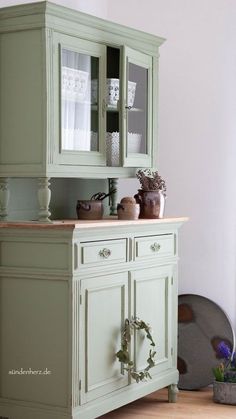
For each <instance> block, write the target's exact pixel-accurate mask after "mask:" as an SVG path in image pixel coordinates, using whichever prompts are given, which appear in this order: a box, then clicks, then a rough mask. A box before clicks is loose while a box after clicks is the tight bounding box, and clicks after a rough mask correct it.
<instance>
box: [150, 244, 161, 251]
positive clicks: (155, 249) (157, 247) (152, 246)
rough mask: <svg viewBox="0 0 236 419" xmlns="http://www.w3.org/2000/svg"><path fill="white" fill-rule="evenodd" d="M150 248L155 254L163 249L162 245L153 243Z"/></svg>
mask: <svg viewBox="0 0 236 419" xmlns="http://www.w3.org/2000/svg"><path fill="white" fill-rule="evenodd" d="M150 248H151V250H152V251H153V252H158V251H159V250H160V248H161V245H160V244H159V243H153V244H151V246H150Z"/></svg>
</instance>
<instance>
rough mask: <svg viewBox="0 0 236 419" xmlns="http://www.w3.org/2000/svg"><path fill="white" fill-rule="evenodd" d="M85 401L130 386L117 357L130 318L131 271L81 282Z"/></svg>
mask: <svg viewBox="0 0 236 419" xmlns="http://www.w3.org/2000/svg"><path fill="white" fill-rule="evenodd" d="M81 290H82V307H81V309H82V310H81V311H82V312H81V321H80V327H81V329H80V330H81V335H80V336H81V342H80V354H81V356H80V371H81V374H80V375H81V404H84V403H86V402H89V401H90V400H93V399H96V398H97V397H100V396H103V395H105V394H108V393H111V392H112V391H114V390H117V389H119V388H121V387H124V386H126V385H128V376H127V374H125V373H124V371H123V370H122V365H121V364H120V362H119V361H118V360H117V358H116V355H115V354H116V352H117V351H118V350H119V349H120V348H121V328H122V325H123V324H124V320H125V318H126V317H128V273H116V274H113V275H104V276H100V277H94V278H90V279H85V280H82V281H81Z"/></svg>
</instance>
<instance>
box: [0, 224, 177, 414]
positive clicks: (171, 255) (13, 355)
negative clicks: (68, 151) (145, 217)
mask: <svg viewBox="0 0 236 419" xmlns="http://www.w3.org/2000/svg"><path fill="white" fill-rule="evenodd" d="M182 223H183V220H179V221H178V220H176V221H175V222H171V221H169V222H165V223H164V222H163V223H162V222H161V223H156V222H153V223H148V224H143V223H142V224H138V225H132V224H130V223H128V224H126V225H125V226H120V225H119V224H117V223H115V224H114V226H112V227H105V226H104V224H103V225H102V226H101V227H94V224H93V223H91V226H90V227H87V228H84V229H83V228H76V229H74V230H73V229H68V230H67V229H65V230H61V229H57V228H52V226H50V229H49V227H48V228H44V229H42V228H41V229H33V228H31V229H29V228H9V227H8V228H0V295H1V297H2V305H1V317H0V336H1V338H3V339H1V342H2V349H1V357H0V369H1V371H3V374H1V377H0V380H1V381H0V415H1V416H3V415H5V416H6V417H11V419H22V417H24V419H25V418H26V419H32V417H34V418H36V419H62V418H63V417H64V418H66V419H72V418H73V419H92V418H95V417H98V416H100V415H102V414H104V413H106V412H109V411H110V410H112V409H115V408H117V407H119V406H122V405H124V404H125V403H129V402H131V401H133V400H135V399H137V398H139V397H143V396H144V395H146V394H149V393H151V392H153V391H156V390H157V389H159V388H162V387H165V386H171V385H174V384H176V383H177V381H178V371H177V367H176V359H177V269H176V266H177V260H178V256H177V243H176V240H177V230H178V228H179V227H180V226H181V224H182ZM151 235H153V237H155V240H156V238H160V237H164V236H165V235H166V236H167V237H172V238H173V237H175V239H174V251H173V247H172V244H170V242H168V240H167V242H168V243H169V245H167V253H168V255H167V254H165V255H164V254H163V255H160V257H157V258H153V257H150V258H149V257H145V258H142V259H141V260H140V259H137V258H136V253H135V247H136V246H135V240H137V239H138V240H139V241H140V242H141V243H145V242H146V240H147V241H148V240H149V238H150V236H151ZM114 243H119V244H122V248H123V254H124V253H125V254H127V256H126V257H125V258H123V259H122V260H120V262H119V263H116V261H114V263H107V264H106V263H100V260H96V258H95V260H94V262H93V263H88V265H87V266H84V267H83V265H81V260H80V257H79V256H80V250H81V247H83V246H84V245H85V244H86V246H88V248H91V249H93V250H94V249H96V248H97V246H98V244H100V245H101V248H102V249H103V244H105V245H106V246H107V245H108V244H109V245H112V244H114ZM125 244H127V253H126V251H125ZM169 250H170V251H169ZM118 254H119V252H118ZM92 257H93V251H92V255H89V260H90V258H92ZM132 315H135V316H136V315H137V316H139V317H140V318H143V319H144V320H145V321H148V322H149V323H150V324H151V326H152V327H153V329H154V337H155V340H156V343H157V359H156V366H155V367H154V368H153V369H152V371H151V372H152V376H153V379H152V380H150V381H147V382H146V383H144V384H141V385H140V384H136V383H135V382H133V381H131V382H130V381H129V379H128V377H127V375H126V373H124V374H123V371H122V367H121V365H120V364H119V363H118V361H117V360H116V357H115V353H116V351H117V350H118V349H119V348H120V344H121V332H122V325H123V324H124V319H125V318H126V317H129V316H132ZM9 322H10V324H11V330H10V331H9ZM147 349H148V348H147V347H146V341H145V340H143V339H142V335H141V333H140V334H137V336H133V337H132V346H131V351H132V352H131V353H132V355H133V358H134V359H135V361H136V364H137V367H138V368H142V367H143V366H145V363H146V357H147V352H148V351H147ZM29 363H30V365H29ZM12 365H13V366H12ZM38 365H40V366H41V365H44V366H47V367H48V369H49V368H51V369H52V371H53V376H52V377H51V379H50V380H48V381H45V380H38V377H37V380H36V377H35V376H33V375H32V376H31V377H30V380H28V378H29V377H27V376H25V377H24V379H22V381H21V383H22V385H21V386H19V385H18V384H17V383H18V381H17V378H19V377H13V381H10V377H9V375H8V369H10V368H14V367H15V368H18V367H22V368H26V367H28V368H29V367H31V368H32V369H33V368H34V369H38V368H39V367H38ZM10 366H11V367H10ZM44 378H45V377H44ZM11 383H12V384H11ZM172 388H174V387H173V386H172ZM13 399H14V400H13ZM170 400H172V397H170ZM32 415H33V416H32Z"/></svg>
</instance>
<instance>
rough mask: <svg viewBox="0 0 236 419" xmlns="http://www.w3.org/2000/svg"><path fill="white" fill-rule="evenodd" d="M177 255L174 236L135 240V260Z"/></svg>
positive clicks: (167, 235)
mask: <svg viewBox="0 0 236 419" xmlns="http://www.w3.org/2000/svg"><path fill="white" fill-rule="evenodd" d="M174 254H175V237H174V235H173V234H162V235H157V236H146V237H136V238H135V259H142V258H146V257H148V256H150V257H160V256H163V257H165V256H173V255H174Z"/></svg>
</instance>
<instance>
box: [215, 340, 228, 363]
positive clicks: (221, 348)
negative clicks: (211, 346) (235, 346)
mask: <svg viewBox="0 0 236 419" xmlns="http://www.w3.org/2000/svg"><path fill="white" fill-rule="evenodd" d="M217 352H218V354H219V356H220V357H221V358H224V359H230V358H231V350H230V348H229V347H228V345H226V343H224V342H223V341H222V342H220V343H219V345H218V347H217Z"/></svg>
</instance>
